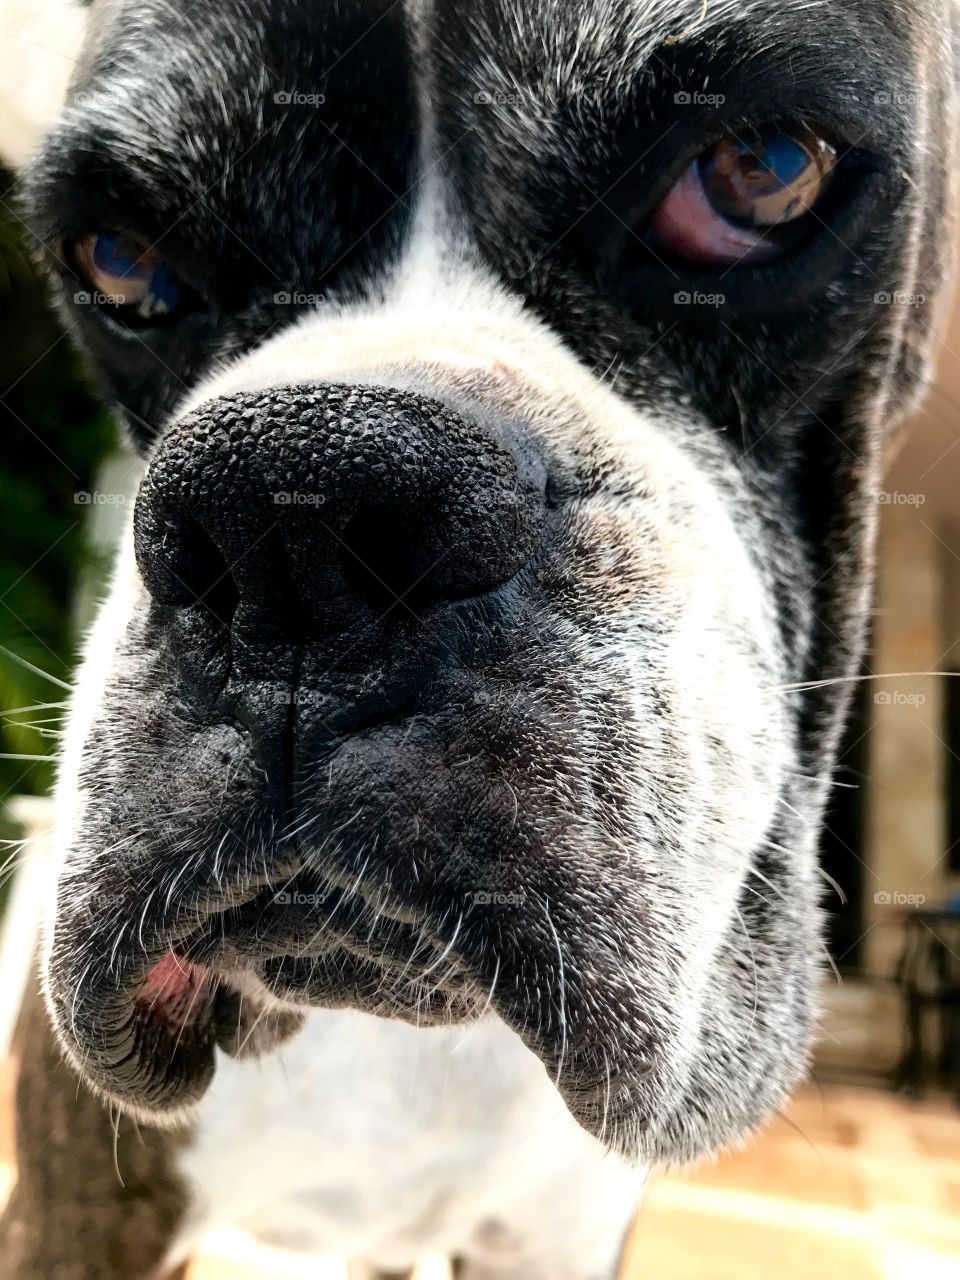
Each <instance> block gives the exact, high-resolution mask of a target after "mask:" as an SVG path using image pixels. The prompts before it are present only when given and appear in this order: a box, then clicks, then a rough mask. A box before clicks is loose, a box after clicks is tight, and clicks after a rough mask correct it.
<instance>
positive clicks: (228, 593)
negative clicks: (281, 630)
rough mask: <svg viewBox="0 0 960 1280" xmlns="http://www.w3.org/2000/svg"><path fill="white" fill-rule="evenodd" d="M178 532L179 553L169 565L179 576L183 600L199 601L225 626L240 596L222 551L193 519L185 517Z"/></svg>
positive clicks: (188, 601)
mask: <svg viewBox="0 0 960 1280" xmlns="http://www.w3.org/2000/svg"><path fill="white" fill-rule="evenodd" d="M178 534H179V543H180V555H179V556H178V557H173V558H172V564H171V568H172V569H173V571H174V572H175V573H177V576H178V577H179V578H180V580H181V585H182V588H183V596H184V602H185V603H191V604H200V605H202V606H203V607H204V608H205V609H207V610H208V611H209V612H210V613H211V614H212V615H213V616H214V618H216V620H217V621H218V622H220V623H222V624H223V625H224V626H229V625H230V620H231V619H232V617H233V615H234V612H235V611H236V608H237V603H238V601H239V598H240V597H239V592H238V591H237V584H236V582H235V581H234V578H233V574H232V573H231V572H230V566H229V565H228V564H227V561H226V558H225V557H224V554H223V552H222V551H221V550H220V548H219V547H218V546H217V544H216V543H215V542H214V540H213V538H212V537H211V536H210V534H209V533H208V532H207V530H206V529H204V527H203V525H202V524H200V523H199V522H198V521H196V520H185V521H184V522H183V523H182V525H181V527H180V529H179V531H178ZM178 561H179V568H177V567H176V566H177V562H178Z"/></svg>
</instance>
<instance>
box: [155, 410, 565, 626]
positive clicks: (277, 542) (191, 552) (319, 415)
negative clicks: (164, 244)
mask: <svg viewBox="0 0 960 1280" xmlns="http://www.w3.org/2000/svg"><path fill="white" fill-rule="evenodd" d="M542 492H543V486H542V478H538V477H537V476H536V475H535V474H531V468H529V467H528V466H526V465H523V466H521V465H518V461H517V458H516V457H515V455H514V453H512V452H511V451H510V450H509V449H508V448H506V447H504V445H502V444H500V443H497V442H496V441H495V440H494V439H493V438H491V437H490V436H489V435H488V434H486V433H485V432H484V431H483V430H482V429H481V428H480V427H479V426H478V425H476V424H475V423H473V422H469V421H467V420H466V419H465V418H464V417H462V416H460V415H459V414H457V413H455V412H453V411H452V410H451V409H449V408H447V407H446V406H444V405H442V404H440V403H439V402H437V401H433V400H430V399H427V398H425V397H421V396H416V395H413V394H408V393H405V392H404V393H402V392H396V391H391V390H388V389H384V388H358V387H344V386H297V387H283V388H281V389H277V390H270V391H266V392H256V393H242V394H238V395H233V396H227V397H223V398H222V399H218V400H213V401H210V402H209V403H207V404H205V405H203V406H202V407H201V408H200V409H198V410H197V411H196V412H194V413H192V414H190V415H189V416H187V417H185V418H184V419H182V420H181V421H179V422H178V423H176V424H175V425H174V426H173V427H172V428H171V429H170V431H169V432H168V434H167V435H166V437H165V438H164V439H163V440H162V441H161V443H160V445H159V447H158V449H157V452H156V454H155V456H154V458H153V460H152V461H151V463H150V466H149V467H148V469H147V473H146V475H145V477H144V480H143V484H142V485H141V489H140V494H139V497H138V499H137V506H136V512H135V520H134V537H135V547H136V554H137V560H138V563H139V566H140V571H141V573H142V575H143V578H144V581H145V582H146V585H147V587H148V589H149V591H150V593H151V595H152V596H153V597H154V598H155V599H156V600H157V601H158V602H159V603H161V604H164V605H170V606H177V607H180V608H182V609H196V607H197V606H198V605H200V606H202V607H203V608H205V609H207V610H209V611H210V612H211V613H212V614H213V615H214V616H215V617H216V618H217V619H218V621H219V622H221V623H223V624H224V626H228V627H229V628H230V631H231V632H232V633H235V634H237V635H242V637H243V638H244V639H245V640H247V641H251V642H258V643H262V642H264V641H267V642H269V643H275V642H277V641H280V640H294V641H295V640H297V639H300V638H304V637H308V636H311V635H318V634H330V633H331V632H343V631H345V630H347V629H348V628H349V627H350V626H351V625H352V623H353V622H354V621H355V620H356V619H357V618H358V615H359V616H361V617H362V616H363V615H364V614H366V615H367V616H369V615H370V614H371V613H374V614H376V615H378V616H382V615H383V614H384V613H385V612H387V611H389V610H391V609H396V608H398V607H399V608H402V609H403V610H412V609H416V610H423V609H425V608H426V607H427V606H429V605H432V604H436V603H437V602H439V601H454V600H457V599H461V598H463V597H465V596H475V595H479V594H482V593H486V592H491V591H493V590H494V589H495V588H497V587H499V586H501V585H502V584H503V583H505V582H507V580H508V579H510V578H511V577H513V575H514V574H515V573H516V572H517V571H518V570H519V569H520V567H521V566H522V565H523V564H525V563H526V562H527V561H528V560H529V559H530V557H531V556H532V555H533V553H534V551H535V550H536V548H537V546H538V544H539V541H540V537H541V530H542V521H543V499H542Z"/></svg>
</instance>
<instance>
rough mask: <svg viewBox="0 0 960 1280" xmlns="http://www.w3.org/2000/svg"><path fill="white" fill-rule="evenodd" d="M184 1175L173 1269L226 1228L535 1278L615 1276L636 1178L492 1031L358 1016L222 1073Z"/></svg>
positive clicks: (538, 1069)
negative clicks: (428, 1256) (185, 1217)
mask: <svg viewBox="0 0 960 1280" xmlns="http://www.w3.org/2000/svg"><path fill="white" fill-rule="evenodd" d="M181 1170H182V1172H183V1173H184V1175H185V1176H186V1178H187V1181H188V1184H189V1186H190V1188H191V1193H192V1198H193V1209H192V1216H191V1220H190V1221H189V1223H188V1224H187V1226H186V1227H185V1229H184V1232H183V1234H182V1236H181V1238H180V1239H179V1240H178V1241H177V1245H176V1248H175V1250H174V1254H173V1256H172V1258H171V1261H180V1260H182V1259H183V1258H184V1257H187V1256H189V1255H190V1254H191V1253H192V1252H194V1251H195V1249H196V1248H197V1246H198V1244H199V1243H200V1241H201V1240H202V1239H203V1237H204V1236H205V1235H206V1234H207V1233H208V1232H209V1231H210V1230H211V1229H216V1228H220V1227H223V1226H224V1225H227V1224H230V1225H240V1226H242V1227H244V1228H246V1229H248V1230H250V1231H251V1233H252V1234H254V1235H256V1236H258V1237H259V1238H261V1239H264V1240H267V1241H268V1242H270V1243H272V1244H276V1245H280V1246H283V1247H289V1248H295V1249H301V1250H304V1251H310V1252H314V1251H315V1252H322V1253H335V1254H338V1255H339V1256H342V1257H346V1258H359V1259H362V1260H364V1261H367V1262H369V1263H374V1264H377V1265H379V1266H381V1267H383V1268H392V1269H399V1268H401V1267H405V1266H407V1265H410V1264H411V1263H413V1262H414V1261H415V1260H416V1259H417V1257H419V1256H420V1255H422V1254H423V1253H425V1252H430V1253H439V1254H445V1255H451V1254H456V1253H459V1252H462V1251H464V1250H465V1249H468V1248H469V1249H470V1250H471V1252H472V1253H473V1255H474V1256H475V1257H476V1258H477V1260H478V1261H486V1262H487V1263H489V1264H490V1265H497V1266H507V1265H508V1266H509V1267H510V1270H509V1271H508V1272H507V1274H508V1275H516V1276H517V1277H519V1276H521V1275H522V1276H525V1277H527V1278H528V1280H533V1277H534V1275H536V1276H537V1277H543V1280H547V1277H549V1280H563V1278H565V1277H568V1276H569V1277H576V1280H584V1277H587V1276H593V1275H597V1276H604V1277H606V1276H608V1275H610V1274H611V1272H612V1270H613V1266H614V1261H615V1259H616V1256H617V1250H618V1247H619V1244H620V1242H621V1241H622V1238H623V1235H624V1232H625V1231H626V1229H627V1227H628V1225H629V1222H630V1218H631V1215H632V1214H633V1212H634V1211H635V1209H636V1207H637V1204H638V1201H639V1196H640V1193H641V1189H642V1185H643V1180H644V1173H643V1172H642V1171H641V1170H638V1169H636V1168H633V1167H630V1166H629V1165H627V1164H626V1163H625V1162H624V1161H622V1160H620V1159H619V1158H618V1157H616V1156H613V1155H610V1154H609V1153H606V1152H605V1151H604V1150H603V1148H602V1147H601V1146H600V1144H599V1143H598V1142H597V1141H596V1140H595V1139H593V1138H591V1137H589V1136H588V1135H587V1134H586V1133H585V1132H584V1131H583V1130H582V1129H581V1128H580V1127H579V1125H577V1124H576V1123H575V1122H574V1121H573V1120H572V1119H571V1117H570V1115H569V1112H568V1111H567V1110H566V1107H565V1106H564V1105H563V1103H562V1101H561V1100H560V1098H559V1096H558V1095H557V1093H556V1091H555V1089H554V1088H553V1085H552V1083H551V1082H550V1080H549V1079H548V1078H547V1075H546V1073H545V1071H544V1068H543V1067H542V1066H541V1064H540V1063H539V1062H538V1061H537V1059H536V1058H535V1057H534V1056H533V1055H532V1054H531V1053H530V1052H529V1051H528V1050H527V1049H526V1048H524V1046H523V1045H522V1044H521V1043H520V1041H519V1039H518V1038H517V1037H516V1036H515V1035H514V1034H513V1033H512V1032H510V1031H508V1030H507V1029H506V1028H505V1027H504V1026H503V1025H502V1024H501V1023H500V1022H498V1021H497V1020H495V1019H490V1020H488V1021H484V1022H482V1023H477V1024H474V1025H473V1026H471V1027H468V1028H462V1027H461V1028H453V1027H434V1028H416V1027H411V1026H408V1025H406V1024H402V1023H397V1022H388V1021H385V1020H383V1019H377V1018H373V1017H371V1016H370V1015H368V1014H362V1013H355V1012H352V1011H337V1012H332V1011H316V1012H314V1013H313V1014H311V1015H310V1017H309V1020H308V1023H307V1026H306V1027H305V1028H304V1030H303V1031H302V1032H301V1033H300V1034H299V1035H298V1036H296V1037H295V1038H294V1039H293V1040H292V1041H291V1042H290V1043H288V1044H287V1045H286V1046H284V1047H283V1048H282V1049H280V1050H279V1051H278V1052H277V1053H275V1054H273V1055H271V1056H270V1057H269V1058H267V1059H265V1060H263V1061H246V1062H237V1061H234V1060H232V1059H226V1058H222V1059H221V1061H220V1064H219V1067H218V1071H217V1076H216V1078H215V1080H214V1084H213V1086H212V1088H211V1090H210V1092H209V1094H208V1095H207V1097H206V1098H205V1099H204V1101H203V1103H202V1104H201V1108H200V1111H199V1113H198V1126H197V1130H196V1134H195V1137H194V1139H193V1141H192V1142H191V1144H190V1147H189V1148H188V1150H187V1151H186V1153H185V1155H184V1156H183V1158H182V1161H181ZM494 1223H495V1224H496V1226H493V1225H491V1224H494ZM525 1250H529V1251H530V1252H529V1253H527V1252H525ZM531 1256H535V1257H536V1259H537V1262H538V1264H539V1267H540V1268H543V1269H542V1270H540V1269H536V1270H535V1269H534V1268H533V1267H532V1264H531Z"/></svg>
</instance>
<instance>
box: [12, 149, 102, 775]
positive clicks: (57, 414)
mask: <svg viewBox="0 0 960 1280" xmlns="http://www.w3.org/2000/svg"><path fill="white" fill-rule="evenodd" d="M36 248H37V246H36V244H35V242H34V241H33V238H32V236H31V234H30V231H29V228H28V227H27V226H26V225H25V223H24V221H23V216H22V210H21V209H20V208H19V207H18V206H17V202H16V198H15V195H14V194H13V192H12V190H11V180H10V178H9V176H8V175H6V174H4V173H3V171H2V170H0V433H2V451H0V712H2V713H3V718H2V721H0V751H3V752H4V753H15V754H28V755H35V754H48V753H49V752H50V751H51V750H52V749H53V747H54V746H55V739H54V738H53V737H50V736H44V735H43V734H42V733H41V732H40V731H39V730H40V729H55V728H56V722H57V720H58V719H59V712H58V711H57V710H56V709H47V710H42V709H38V710H32V711H24V712H18V713H16V714H12V715H11V714H10V713H11V712H13V711H14V709H16V708H21V707H34V706H36V705H37V704H43V703H50V702H53V703H59V702H60V701H62V699H63V698H64V697H65V693H64V690H63V689H62V688H60V687H59V686H58V685H57V684H55V683H52V682H51V681H48V680H46V679H44V678H43V677H42V676H41V675H38V674H37V673H36V672H35V671H33V670H31V667H35V668H39V669H40V670H42V671H46V672H49V673H50V674H51V675H53V676H54V677H55V678H56V680H60V681H66V680H69V679H70V674H71V668H72V664H73V662H74V660H75V655H76V642H77V639H78V637H77V636H76V635H75V634H74V628H73V626H72V623H71V593H72V589H73V587H74V585H75V583H76V582H77V581H78V580H79V579H80V577H81V575H83V574H85V573H89V570H90V565H89V560H90V553H89V551H88V550H87V549H86V547H85V542H84V535H83V522H84V515H85V513H86V511H87V510H88V509H87V508H86V507H84V506H81V505H78V504H77V502H76V501H75V494H77V493H78V492H79V491H82V490H91V489H93V488H94V482H93V476H94V474H95V472H96V469H97V466H98V463H99V462H100V460H101V459H102V458H103V457H104V455H105V454H106V453H107V452H108V451H109V450H110V449H111V448H112V447H113V445H114V442H115V432H114V427H113V424H112V422H111V420H110V417H109V415H108V414H107V413H106V412H105V411H104V410H103V408H102V407H101V406H100V404H99V403H98V401H97V399H96V397H95V396H94V394H93V391H92V389H91V387H90V385H89V383H88V382H87V381H86V380H85V378H84V376H83V372H82V368H81V364H80V361H79V359H78V356H77V354H76V352H75V350H74V349H73V347H72V345H71V343H70V340H69V339H68V338H67V337H66V336H65V334H64V331H63V328H62V326H61V325H60V324H59V323H58V321H57V318H56V316H55V315H54V314H53V312H52V310H51V307H50V305H49V295H48V289H47V286H46V283H45V281H44V280H43V279H42V278H41V275H40V273H39V272H38V271H37V269H36V265H35V261H34V256H35V253H36ZM10 654H15V655H16V659H15V658H12V657H10V656H9V655H10ZM17 659H19V661H18V660H17ZM25 664H29V665H25ZM43 721H46V722H47V723H46V724H40V723H39V722H43ZM30 723H32V724H34V726H35V727H27V726H28V725H29V724H30ZM50 780H51V767H50V765H49V764H48V763H46V762H39V763H31V762H29V761H26V760H9V759H0V796H3V797H5V796H8V795H11V794H17V793H20V792H27V793H32V794H37V793H42V792H43V791H45V790H46V789H47V788H48V787H49V784H50Z"/></svg>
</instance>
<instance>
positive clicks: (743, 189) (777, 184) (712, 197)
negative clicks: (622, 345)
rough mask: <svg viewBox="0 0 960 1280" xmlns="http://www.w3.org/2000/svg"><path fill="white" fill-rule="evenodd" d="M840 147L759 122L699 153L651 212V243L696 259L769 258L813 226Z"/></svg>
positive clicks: (738, 260)
mask: <svg viewBox="0 0 960 1280" xmlns="http://www.w3.org/2000/svg"><path fill="white" fill-rule="evenodd" d="M836 166H837V153H836V151H835V150H834V148H833V147H832V146H831V145H830V144H829V143H828V142H827V141H826V140H825V139H824V138H821V137H818V136H816V135H815V134H813V133H808V132H803V133H799V132H798V133H790V134H788V133H784V132H781V131H779V130H777V129H761V130H759V131H757V132H756V133H755V134H753V135H752V136H750V137H747V138H739V137H737V138H722V139H721V140H720V141H719V142H716V143H714V145H713V146H712V147H710V148H709V149H708V150H706V151H704V152H703V153H702V154H701V155H699V156H698V157H697V158H696V159H695V160H694V161H693V162H692V163H691V164H690V165H689V167H688V168H687V169H686V171H685V172H684V174H683V176H682V177H681V178H680V180H679V181H678V182H676V183H675V184H674V186H673V187H672V188H671V190H670V191H669V192H668V194H667V196H666V198H665V199H664V200H662V201H661V203H660V205H659V206H658V207H657V209H656V210H655V211H654V213H653V216H652V217H651V219H650V221H649V223H648V224H647V229H646V236H645V238H646V240H647V243H648V244H649V245H650V246H651V248H653V249H654V250H655V251H657V252H664V253H669V254H673V255H675V256H676V257H681V258H688V259H693V260H694V261H697V262H713V263H738V264H739V263H754V262H767V261H769V260H770V259H772V258H776V257H778V256H780V255H781V254H782V253H784V252H785V251H786V250H787V249H789V248H790V247H792V246H793V245H794V244H796V243H797V242H798V241H799V240H800V239H801V238H802V237H803V236H804V235H805V234H806V233H807V232H808V231H809V230H810V229H811V227H810V219H811V218H813V219H814V220H815V215H814V214H813V212H812V211H813V210H814V209H815V207H816V206H817V204H818V203H819V202H820V201H821V199H822V198H823V196H824V195H825V193H826V191H827V189H828V187H829V186H830V182H831V178H832V177H833V174H834V171H835V169H836Z"/></svg>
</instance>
